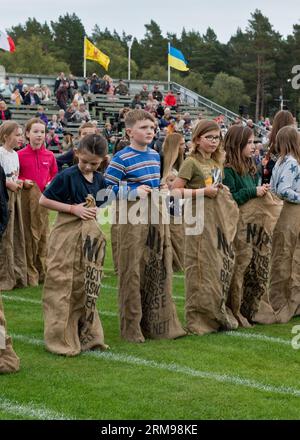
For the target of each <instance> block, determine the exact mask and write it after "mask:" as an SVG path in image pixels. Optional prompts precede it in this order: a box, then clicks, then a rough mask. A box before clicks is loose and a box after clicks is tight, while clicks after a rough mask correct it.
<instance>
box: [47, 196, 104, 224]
mask: <svg viewBox="0 0 300 440" xmlns="http://www.w3.org/2000/svg"><path fill="white" fill-rule="evenodd" d="M39 203H40V205H42V206H44V208H47V209H52V210H53V211H58V212H65V213H66V214H72V215H76V216H77V217H79V218H81V219H82V220H89V219H91V218H95V217H96V215H97V208H87V207H85V206H84V205H85V203H81V204H80V205H69V204H68V203H62V202H57V201H56V200H51V199H48V198H47V197H45V196H44V195H42V196H41V198H40V201H39Z"/></svg>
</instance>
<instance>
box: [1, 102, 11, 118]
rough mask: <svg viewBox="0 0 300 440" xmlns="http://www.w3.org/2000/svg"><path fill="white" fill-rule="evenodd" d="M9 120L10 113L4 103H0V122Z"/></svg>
mask: <svg viewBox="0 0 300 440" xmlns="http://www.w3.org/2000/svg"><path fill="white" fill-rule="evenodd" d="M9 119H11V112H10V110H9V109H8V108H7V105H6V102H5V101H0V121H8V120H9Z"/></svg>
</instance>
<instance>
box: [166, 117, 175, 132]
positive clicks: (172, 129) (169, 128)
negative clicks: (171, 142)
mask: <svg viewBox="0 0 300 440" xmlns="http://www.w3.org/2000/svg"><path fill="white" fill-rule="evenodd" d="M175 124H176V120H175V119H174V118H172V119H170V122H169V125H168V126H167V135H168V134H173V133H175Z"/></svg>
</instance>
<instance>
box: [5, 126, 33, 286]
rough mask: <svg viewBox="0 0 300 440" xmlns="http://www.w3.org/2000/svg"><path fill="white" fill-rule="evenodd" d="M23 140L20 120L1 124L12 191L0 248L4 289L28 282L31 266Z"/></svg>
mask: <svg viewBox="0 0 300 440" xmlns="http://www.w3.org/2000/svg"><path fill="white" fill-rule="evenodd" d="M20 140H22V132H21V131H20V127H19V125H18V124H17V123H16V122H13V121H6V122H4V123H3V124H2V125H1V127H0V144H2V145H3V146H2V147H0V165H1V166H2V167H3V169H4V172H5V176H6V187H7V190H8V194H9V211H10V219H9V223H8V226H7V229H6V232H5V234H4V237H3V239H2V245H1V250H0V285H1V288H2V289H3V290H12V289H14V287H25V286H27V266H26V253H25V241H24V240H25V239H24V228H23V221H22V210H21V190H22V187H23V182H22V181H20V180H19V168H20V165H19V158H18V154H17V153H16V152H15V151H14V148H16V147H17V146H18V143H19V142H20Z"/></svg>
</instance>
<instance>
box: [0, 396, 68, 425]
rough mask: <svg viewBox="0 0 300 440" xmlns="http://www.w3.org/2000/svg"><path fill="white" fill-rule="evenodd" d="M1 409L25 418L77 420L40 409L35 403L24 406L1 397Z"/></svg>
mask: <svg viewBox="0 0 300 440" xmlns="http://www.w3.org/2000/svg"><path fill="white" fill-rule="evenodd" d="M0 409H1V410H2V411H6V412H8V413H10V414H15V415H20V416H22V417H24V418H26V417H30V418H32V419H39V420H75V419H74V418H73V417H68V416H64V415H63V414H58V413H56V412H54V411H52V410H49V409H47V408H42V407H38V406H37V405H35V404H34V403H33V402H29V403H28V404H24V403H18V402H15V401H12V400H8V399H4V398H2V397H0Z"/></svg>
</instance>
